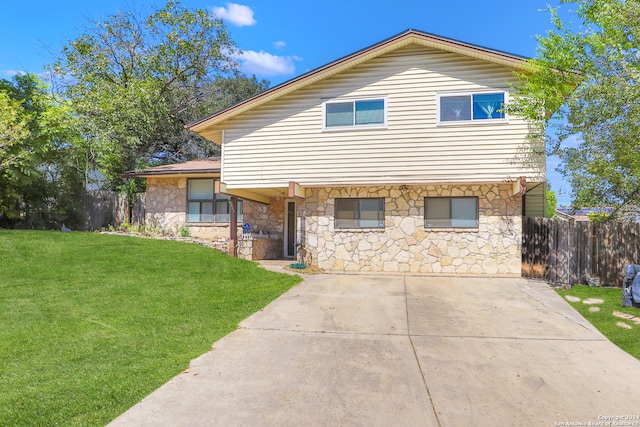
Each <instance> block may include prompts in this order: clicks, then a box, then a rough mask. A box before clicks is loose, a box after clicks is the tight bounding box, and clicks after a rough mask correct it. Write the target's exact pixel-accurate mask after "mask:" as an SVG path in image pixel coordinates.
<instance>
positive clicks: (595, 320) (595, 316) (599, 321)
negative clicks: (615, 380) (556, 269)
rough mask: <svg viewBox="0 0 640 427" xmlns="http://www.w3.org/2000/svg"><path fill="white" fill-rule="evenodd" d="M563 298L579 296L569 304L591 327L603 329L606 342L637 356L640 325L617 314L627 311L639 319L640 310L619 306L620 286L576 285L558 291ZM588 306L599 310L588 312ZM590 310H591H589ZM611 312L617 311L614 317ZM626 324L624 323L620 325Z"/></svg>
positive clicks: (620, 302) (638, 354) (620, 303)
mask: <svg viewBox="0 0 640 427" xmlns="http://www.w3.org/2000/svg"><path fill="white" fill-rule="evenodd" d="M558 293H559V294H560V295H561V296H562V297H563V298H565V297H566V296H567V295H569V296H574V297H577V298H580V301H576V302H571V301H569V304H571V305H572V306H573V307H574V308H575V309H576V310H577V311H578V312H579V313H580V314H582V316H583V317H584V318H585V319H587V320H588V321H589V322H590V323H591V324H592V325H593V326H595V327H596V328H597V329H598V330H599V331H600V332H602V333H603V334H604V335H605V336H606V337H607V338H609V341H611V342H612V343H614V344H615V345H617V346H618V347H620V348H621V349H623V350H624V351H626V352H627V353H629V354H630V355H632V356H633V357H635V358H637V359H640V324H638V323H637V322H638V321H636V322H634V321H633V320H632V319H625V318H623V317H621V316H620V315H619V314H628V315H632V316H634V317H636V318H640V309H638V308H628V307H627V308H623V307H622V299H621V296H622V289H621V288H601V287H590V286H583V285H576V286H574V287H573V288H571V289H570V290H559V291H558ZM589 299H600V300H603V301H604V302H603V303H601V304H585V302H584V301H585V300H587V302H588V300H589ZM590 307H598V308H599V309H600V310H599V311H590V310H589V308H590ZM592 310H593V309H592ZM614 313H616V314H618V315H617V316H616V315H614ZM622 325H627V326H622Z"/></svg>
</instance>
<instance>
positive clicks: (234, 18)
mask: <svg viewBox="0 0 640 427" xmlns="http://www.w3.org/2000/svg"><path fill="white" fill-rule="evenodd" d="M213 13H215V14H216V16H217V17H219V18H222V19H224V20H227V21H229V22H231V23H232V24H234V25H237V26H238V27H244V26H250V25H255V24H256V20H255V19H253V10H251V8H250V7H249V6H244V5H241V4H236V3H227V7H226V8H225V7H214V8H213Z"/></svg>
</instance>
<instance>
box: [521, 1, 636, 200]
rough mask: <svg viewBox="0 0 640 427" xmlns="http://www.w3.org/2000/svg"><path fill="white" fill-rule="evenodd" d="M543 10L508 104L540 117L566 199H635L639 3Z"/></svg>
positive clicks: (576, 3) (595, 3)
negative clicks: (534, 49) (564, 180)
mask: <svg viewBox="0 0 640 427" xmlns="http://www.w3.org/2000/svg"><path fill="white" fill-rule="evenodd" d="M567 8H569V11H565V9H567ZM560 12H562V14H561V13H560ZM565 12H566V13H565ZM561 15H562V16H563V17H564V18H563V19H564V20H562V19H561V18H560V16H561ZM551 16H552V19H553V22H554V23H555V29H554V30H552V31H549V32H548V33H547V34H546V35H545V36H542V37H539V38H538V42H539V47H538V55H537V57H536V58H535V59H533V60H531V64H530V65H531V67H530V70H529V72H528V73H521V74H520V75H519V77H520V91H521V96H520V97H518V98H516V102H515V104H514V105H513V107H512V108H513V109H514V110H515V111H517V112H518V113H520V114H524V115H525V116H527V117H528V118H530V119H531V120H533V121H536V120H538V121H541V120H542V121H547V125H548V126H549V128H550V132H549V133H550V134H551V135H554V138H552V139H551V143H550V144H549V147H548V148H549V151H550V152H551V153H553V154H556V155H558V156H559V157H560V158H561V160H562V161H563V162H562V166H561V171H562V172H563V173H564V174H565V176H566V177H568V179H569V181H570V183H571V185H572V187H573V191H574V201H573V203H574V205H581V206H602V205H624V204H634V205H640V84H638V83H639V77H640V25H638V23H640V2H638V1H631V0H576V1H569V0H562V1H561V2H560V5H559V8H555V9H553V8H552V9H551ZM571 21H573V22H571ZM543 112H546V113H547V116H546V117H545V116H544V114H543ZM549 113H554V115H553V116H549V115H548V114H549Z"/></svg>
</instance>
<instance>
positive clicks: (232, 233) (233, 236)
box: [229, 196, 238, 257]
mask: <svg viewBox="0 0 640 427" xmlns="http://www.w3.org/2000/svg"><path fill="white" fill-rule="evenodd" d="M229 217H230V218H229V255H231V256H234V257H237V256H238V247H237V246H238V245H237V243H238V198H237V197H236V196H231V199H230V200H229Z"/></svg>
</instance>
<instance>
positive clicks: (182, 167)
mask: <svg viewBox="0 0 640 427" xmlns="http://www.w3.org/2000/svg"><path fill="white" fill-rule="evenodd" d="M219 172H220V157H208V158H206V159H198V160H190V161H188V162H183V163H173V164H170V165H162V166H156V167H153V168H148V169H139V170H134V171H128V172H125V173H124V176H138V177H141V178H147V177H153V176H158V175H199V174H212V173H219Z"/></svg>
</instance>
